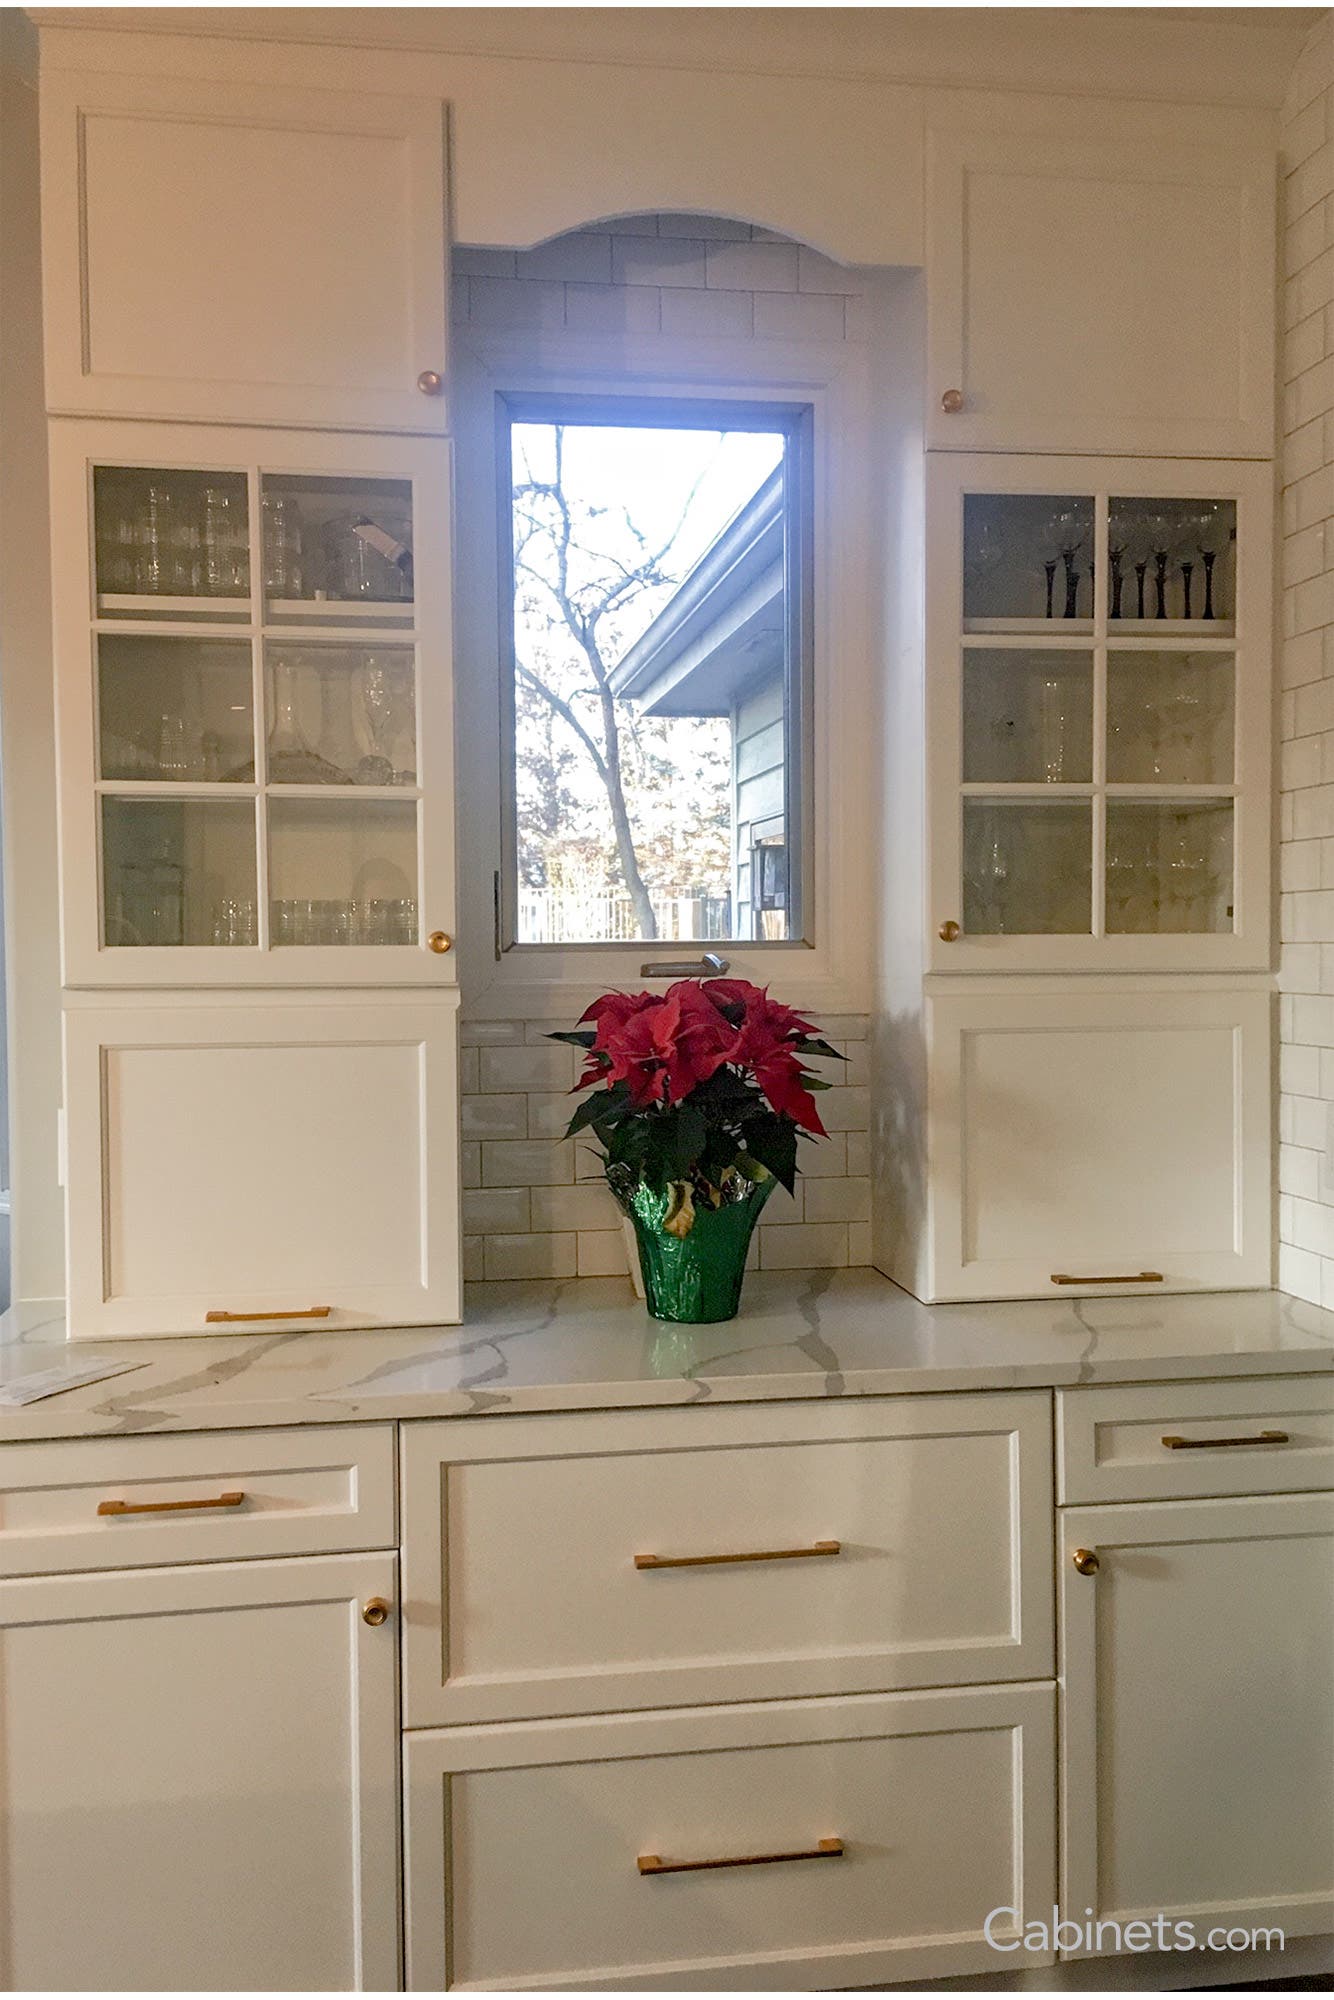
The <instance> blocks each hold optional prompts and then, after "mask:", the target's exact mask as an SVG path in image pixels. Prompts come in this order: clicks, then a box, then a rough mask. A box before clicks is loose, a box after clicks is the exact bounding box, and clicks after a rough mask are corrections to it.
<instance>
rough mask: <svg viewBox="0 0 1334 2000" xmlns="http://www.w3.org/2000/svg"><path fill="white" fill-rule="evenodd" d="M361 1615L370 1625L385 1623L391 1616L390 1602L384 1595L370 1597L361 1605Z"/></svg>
mask: <svg viewBox="0 0 1334 2000" xmlns="http://www.w3.org/2000/svg"><path fill="white" fill-rule="evenodd" d="M361 1615H362V1617H363V1618H364V1619H365V1620H366V1623H367V1624H368V1625H383V1624H384V1622H385V1619H386V1618H387V1617H388V1616H389V1602H388V1599H387V1598H384V1597H368V1598H367V1599H366V1602H365V1603H364V1604H363V1605H362V1607H361Z"/></svg>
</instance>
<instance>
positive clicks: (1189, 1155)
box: [928, 992, 1271, 1299]
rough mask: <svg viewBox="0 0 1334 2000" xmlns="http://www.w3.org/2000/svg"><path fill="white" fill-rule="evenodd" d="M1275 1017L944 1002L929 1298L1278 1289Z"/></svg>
mask: <svg viewBox="0 0 1334 2000" xmlns="http://www.w3.org/2000/svg"><path fill="white" fill-rule="evenodd" d="M1269 1005H1270V1003H1269V998H1268V996H1267V995H1266V994H1264V993H1259V992H1257V993H1249V992H1243V993H1224V994H1218V993H1164V994H1156V993H1155V994H1147V993H1124V992H1122V993H1107V994H1092V993H1082V992H1081V993H1074V994H1062V995H1052V994H1041V995H1039V994H997V993H995V992H989V993H980V994H978V995H977V996H976V998H972V997H969V998H965V999H955V998H938V999H934V1000H932V1001H931V1002H930V1004H929V1015H930V1024H931V1025H930V1034H931V1111H930V1134H929V1141H928V1143H929V1149H930V1159H931V1169H930V1171H931V1214H932V1246H933V1258H932V1278H933V1291H932V1296H933V1297H934V1298H936V1299H948V1298H1007V1297H1018V1298H1025V1297H1038V1298H1041V1297H1068V1296H1071V1295H1072V1294H1073V1295H1074V1296H1078V1295H1079V1293H1080V1292H1081V1291H1092V1292H1097V1291H1098V1290H1100V1289H1102V1290H1108V1291H1115V1292H1116V1293H1118V1294H1119V1293H1121V1292H1135V1291H1145V1292H1147V1291H1154V1292H1157V1291H1189V1290H1194V1289H1196V1288H1203V1289H1213V1290H1222V1289H1226V1288H1228V1287H1237V1286H1242V1287H1245V1286H1248V1285H1257V1286H1260V1285H1267V1284H1269V1283H1270V1254H1271V1253H1270V1192H1269V1110H1268V1091H1269ZM1140 1273H1147V1274H1150V1275H1148V1276H1147V1277H1145V1278H1144V1279H1142V1280H1141V1279H1140V1278H1139V1274H1140ZM1108 1279H1111V1280H1112V1281H1113V1282H1112V1283H1111V1284H1106V1283H1103V1284H1102V1285H1100V1284H1099V1280H1104V1281H1105V1280H1108ZM1061 1280H1065V1282H1060V1281H1061ZM1127 1280H1130V1281H1131V1282H1126V1281H1127ZM1071 1281H1075V1282H1071Z"/></svg>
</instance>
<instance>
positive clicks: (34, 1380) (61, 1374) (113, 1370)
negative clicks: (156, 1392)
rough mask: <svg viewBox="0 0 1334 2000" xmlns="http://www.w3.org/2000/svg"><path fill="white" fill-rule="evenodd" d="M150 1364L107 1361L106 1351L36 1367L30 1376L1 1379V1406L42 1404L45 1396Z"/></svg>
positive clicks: (103, 1380)
mask: <svg viewBox="0 0 1334 2000" xmlns="http://www.w3.org/2000/svg"><path fill="white" fill-rule="evenodd" d="M147 1366H148V1363H147V1362H146V1361H108V1359H107V1357H106V1356H105V1355H104V1354H89V1355H85V1356H84V1357H83V1359H81V1360H79V1361H60V1362H57V1364H56V1366H55V1367H54V1368H35V1369H34V1370H33V1372H32V1374H31V1375H16V1376H15V1378H14V1380H13V1381H12V1382H0V1409H6V1410H21V1409H22V1408H23V1406H24V1404H25V1403H40V1402H41V1400H42V1398H43V1396H58V1395H59V1394H60V1393H61V1391H62V1390H63V1389H82V1388H83V1387H84V1386H85V1385H86V1384H87V1383H89V1382H105V1381H107V1380H109V1378H110V1377H111V1376H112V1375H127V1374H129V1372H130V1370H131V1369H133V1368H146V1367H147Z"/></svg>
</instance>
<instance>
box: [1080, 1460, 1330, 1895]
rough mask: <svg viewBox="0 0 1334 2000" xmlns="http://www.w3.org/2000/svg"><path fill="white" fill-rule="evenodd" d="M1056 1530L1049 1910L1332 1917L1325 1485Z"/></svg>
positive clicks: (1091, 1514) (1110, 1510)
mask: <svg viewBox="0 0 1334 2000" xmlns="http://www.w3.org/2000/svg"><path fill="white" fill-rule="evenodd" d="M1061 1523H1062V1541H1063V1548H1062V1551H1061V1555H1060V1566H1061V1619H1062V1687H1063V1696H1062V1699H1063V1704H1064V1706H1063V1726H1062V1788H1063V1800H1064V1808H1063V1810H1064V1820H1063V1823H1064V1829H1065V1832H1064V1856H1063V1882H1062V1889H1063V1894H1062V1900H1061V1907H1062V1909H1063V1910H1065V1911H1066V1912H1067V1913H1070V1914H1072V1915H1075V1916H1082V1913H1083V1912H1084V1911H1085V1910H1092V1911H1093V1912H1094V1915H1095V1916H1096V1917H1099V1918H1107V1919H1113V1920H1116V1921H1118V1922H1121V1923H1123V1924H1124V1923H1126V1922H1129V1921H1130V1920H1131V1919H1134V1918H1145V1917H1152V1916H1155V1915H1156V1914H1157V1913H1158V1912H1159V1911H1162V1912H1163V1913H1165V1914H1166V1915H1168V1916H1169V1917H1180V1918H1182V1919H1183V1920H1184V1919H1187V1918H1189V1919H1192V1920H1194V1921H1195V1922H1196V1923H1197V1924H1200V1925H1203V1924H1204V1923H1205V1922H1206V1920H1209V1919H1214V1920H1216V1921H1218V1922H1221V1923H1226V1924H1230V1925H1248V1924H1262V1925H1277V1926H1279V1927H1281V1928H1282V1929H1283V1930H1284V1931H1285V1932H1287V1933H1288V1934H1289V1935H1309V1934H1313V1933H1321V1932H1324V1931H1327V1930H1329V1929H1330V1928H1331V1926H1334V1497H1331V1496H1330V1495H1327V1494H1322V1495H1320V1496H1318V1497H1314V1496H1313V1497H1309V1498H1308V1497H1305V1496H1291V1497H1289V1496H1284V1497H1280V1498H1269V1499H1260V1500H1191V1501H1168V1502H1163V1503H1160V1504H1158V1505H1156V1506H1151V1507H1104V1508H1071V1509H1069V1510H1068V1511H1066V1512H1065V1513H1064V1514H1063V1515H1062V1517H1061ZM1077 1548H1087V1549H1092V1550H1095V1551H1096V1553H1097V1555H1098V1558H1099V1563H1100V1568H1099V1570H1098V1573H1097V1574H1096V1575H1094V1576H1083V1575H1081V1574H1079V1572H1078V1571H1076V1570H1075V1568H1074V1566H1073V1562H1072V1560H1071V1558H1072V1556H1073V1553H1074V1551H1075V1550H1076V1549H1077Z"/></svg>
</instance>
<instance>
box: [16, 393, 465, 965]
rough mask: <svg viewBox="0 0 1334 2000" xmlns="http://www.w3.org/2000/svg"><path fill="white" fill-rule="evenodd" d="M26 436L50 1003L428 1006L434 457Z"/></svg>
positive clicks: (204, 436) (253, 435) (305, 446)
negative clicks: (47, 588) (52, 838)
mask: <svg viewBox="0 0 1334 2000" xmlns="http://www.w3.org/2000/svg"><path fill="white" fill-rule="evenodd" d="M52 433H53V435H52V451H51V487H52V517H53V547H54V552H55V562H54V574H55V579H56V590H55V643H56V694H57V736H58V752H59V774H60V834H61V839H60V850H61V914H62V936H63V957H64V977H65V983H66V985H68V986H105V985H128V986H140V987H142V986H155V985H165V986H189V985H231V986H244V985H263V986H272V985H303V986H310V985H322V984H333V985H350V986H356V985H362V986H385V985H395V984H397V985H412V984H418V983H423V982H426V983H431V984H436V985H439V984H446V985H448V984H450V983H452V981H453V979H454V976H455V974H454V954H453V951H452V948H451V947H452V937H453V932H454V928H455V926H454V858H453V842H454V824H453V819H454V809H453V798H454V785H453V712H452V693H451V676H450V639H449V631H450V620H449V575H450V570H449V563H448V561H447V560H446V559H445V557H444V553H443V552H445V551H447V550H448V548H449V513H448V497H449V456H448V446H447V445H446V444H445V443H444V442H443V441H442V440H437V439H434V438H389V439H371V438H359V437H350V436H336V437H326V436H318V435H316V434H314V433H312V432H288V433H283V432H281V431H276V430H255V431H246V430H241V429H225V430H224V429H219V428H216V427H205V426H200V427H198V428H196V429H188V428H184V427H177V426H173V425H169V424H154V425H142V424H114V423H101V424H99V423H63V424H56V425H53V426H52ZM414 549H415V550H417V551H420V552H422V553H421V560H420V561H418V562H416V563H415V564H414V559H413V552H414ZM435 551H438V552H441V553H439V554H433V553H432V552H435Z"/></svg>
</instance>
